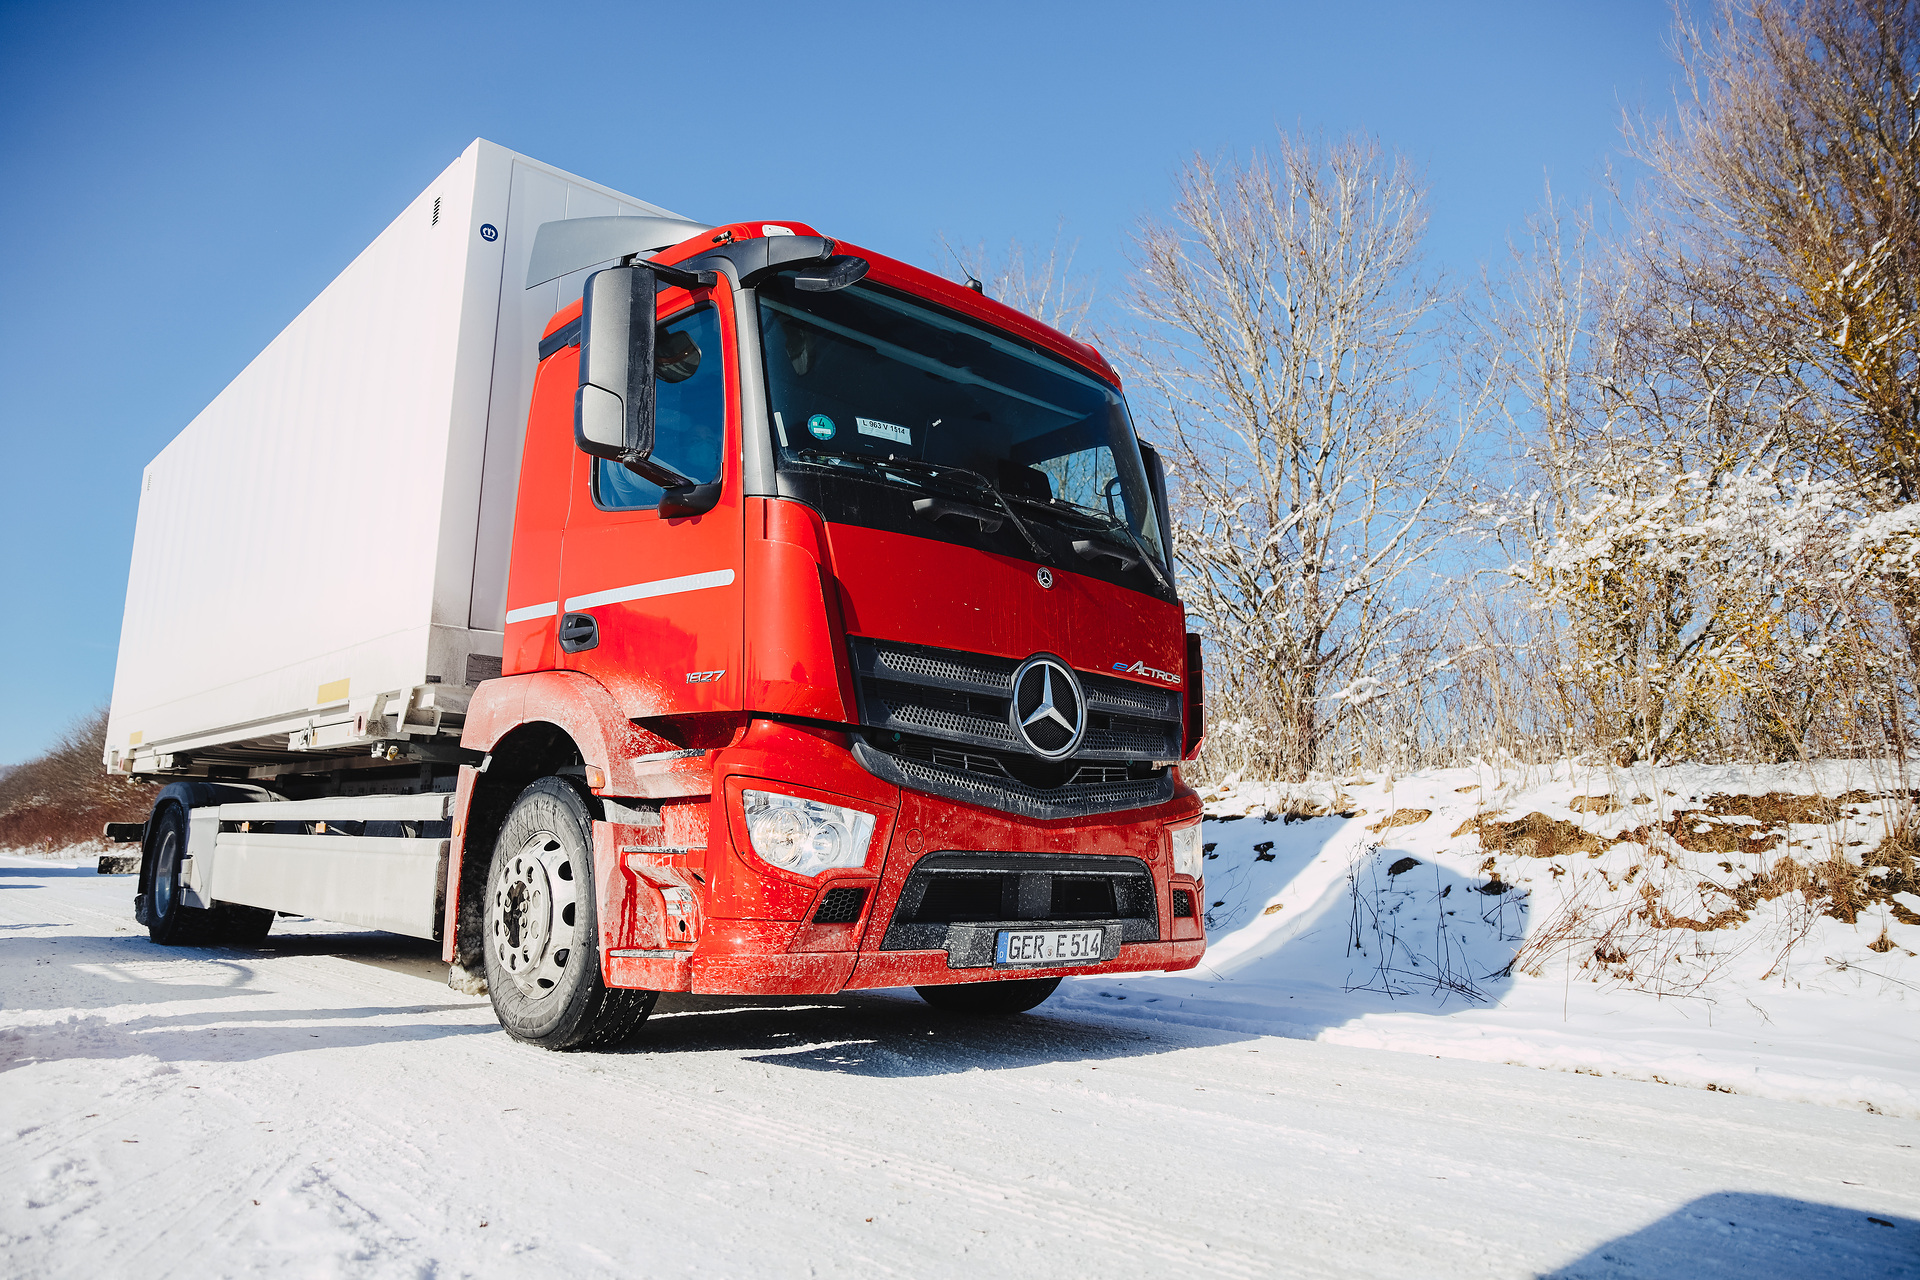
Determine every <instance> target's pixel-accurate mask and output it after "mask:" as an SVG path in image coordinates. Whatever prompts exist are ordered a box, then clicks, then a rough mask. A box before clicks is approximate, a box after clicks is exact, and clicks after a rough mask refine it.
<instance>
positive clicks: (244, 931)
mask: <svg viewBox="0 0 1920 1280" xmlns="http://www.w3.org/2000/svg"><path fill="white" fill-rule="evenodd" d="M149 856H150V857H151V859H152V862H153V878H152V879H151V880H149V881H148V882H147V900H146V904H145V918H146V924H147V936H148V937H150V938H152V939H153V940H154V941H155V942H157V943H159V944H160V945H161V946H163V947H218V946H229V947H257V946H259V945H260V944H261V943H262V942H264V941H265V940H266V937H267V930H269V929H271V928H272V927H273V912H271V911H269V910H267V909H265V908H264V907H243V906H241V905H239V904H238V903H234V902H216V903H214V904H213V905H212V906H211V907H190V906H188V905H187V903H186V894H185V887H186V885H185V874H186V861H187V814H186V811H185V810H183V809H181V808H180V807H179V806H177V805H168V806H167V809H166V812H165V813H163V814H162V815H161V816H160V818H159V819H158V825H157V829H156V831H155V834H154V837H153V852H152V853H151V854H150V855H149Z"/></svg>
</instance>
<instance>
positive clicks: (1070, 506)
mask: <svg viewBox="0 0 1920 1280" xmlns="http://www.w3.org/2000/svg"><path fill="white" fill-rule="evenodd" d="M1029 501H1032V502H1036V503H1037V502H1039V499H1038V498H1033V499H1029ZM1047 501H1048V503H1049V504H1050V505H1052V506H1054V507H1055V508H1059V507H1065V508H1066V509H1067V510H1068V511H1069V512H1070V513H1072V514H1073V515H1077V516H1085V517H1086V518H1087V519H1088V520H1090V521H1094V522H1097V529H1096V532H1099V533H1108V534H1112V533H1118V534H1123V535H1125V537H1126V540H1127V541H1128V542H1130V543H1132V544H1133V549H1134V550H1135V551H1137V552H1139V553H1140V559H1141V562H1142V563H1144V564H1145V565H1146V566H1147V568H1149V569H1151V570H1153V576H1154V577H1155V578H1157V579H1159V582H1160V585H1161V586H1163V587H1165V588H1166V589H1167V591H1168V592H1169V593H1171V594H1174V595H1178V594H1179V592H1178V591H1176V590H1175V589H1174V585H1173V580H1172V579H1171V578H1169V577H1168V576H1167V573H1166V570H1164V569H1162V568H1161V567H1160V562H1159V561H1158V560H1155V559H1154V558H1153V556H1152V555H1151V554H1150V553H1149V552H1148V551H1147V547H1146V544H1145V543H1143V542H1141V541H1140V535H1139V534H1137V533H1135V532H1134V531H1133V526H1132V525H1131V524H1129V523H1127V521H1126V520H1125V519H1124V518H1122V517H1120V516H1116V515H1110V514H1108V513H1107V512H1105V511H1102V510H1100V509H1099V508H1097V507H1088V506H1083V505H1081V504H1080V503H1078V502H1075V501H1073V500H1072V499H1071V498H1050V499H1048V500H1047Z"/></svg>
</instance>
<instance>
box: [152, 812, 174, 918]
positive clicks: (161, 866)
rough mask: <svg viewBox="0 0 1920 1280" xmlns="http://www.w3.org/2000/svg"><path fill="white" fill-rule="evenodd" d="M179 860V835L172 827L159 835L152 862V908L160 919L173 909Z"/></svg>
mask: <svg viewBox="0 0 1920 1280" xmlns="http://www.w3.org/2000/svg"><path fill="white" fill-rule="evenodd" d="M179 861H180V837H179V835H178V834H176V833H175V832H174V830H173V828H172V827H168V828H167V829H166V831H164V832H162V833H161V835H160V848H159V849H158V850H157V851H156V852H155V856H154V863H153V910H154V914H155V915H157V916H159V917H160V918H161V919H162V920H164V919H166V917H167V914H168V913H169V912H171V911H172V910H173V897H174V891H175V887H176V886H175V885H174V883H173V878H174V872H175V870H176V869H177V867H178V864H179Z"/></svg>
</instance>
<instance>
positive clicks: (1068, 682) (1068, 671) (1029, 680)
mask: <svg viewBox="0 0 1920 1280" xmlns="http://www.w3.org/2000/svg"><path fill="white" fill-rule="evenodd" d="M1007 721H1008V723H1009V724H1011V725H1012V726H1013V731H1014V732H1015V733H1017V734H1019V735H1020V740H1021V741H1022V742H1024V743H1026V744H1027V749H1028V750H1029V751H1031V752H1033V754H1035V755H1037V756H1039V757H1040V758H1041V759H1042V760H1058V759H1060V758H1061V757H1063V756H1070V755H1072V754H1073V752H1074V749H1075V748H1076V747H1078V746H1079V745H1080V739H1081V738H1082V737H1083V736H1084V735H1085V734H1086V731H1087V699H1086V695H1085V694H1084V693H1082V692H1081V689H1080V678H1079V677H1078V676H1076V675H1074V674H1073V668H1072V667H1069V666H1068V665H1067V664H1066V663H1065V662H1063V661H1061V660H1060V659H1059V658H1056V657H1054V656H1053V655H1052V654H1050V653H1036V654H1034V655H1033V656H1032V657H1031V658H1028V659H1027V660H1026V661H1025V662H1023V663H1021V664H1020V667H1019V669H1018V670H1017V671H1015V672H1014V673H1013V705H1012V706H1011V707H1009V708H1008V710H1007Z"/></svg>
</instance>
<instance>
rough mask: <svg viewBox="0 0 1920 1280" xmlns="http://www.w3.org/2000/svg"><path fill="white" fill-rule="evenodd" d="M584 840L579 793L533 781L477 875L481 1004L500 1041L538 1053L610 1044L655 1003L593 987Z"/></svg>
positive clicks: (590, 891) (593, 925) (648, 995)
mask: <svg viewBox="0 0 1920 1280" xmlns="http://www.w3.org/2000/svg"><path fill="white" fill-rule="evenodd" d="M592 833H593V820H592V817H591V816H590V815H589V814H588V812H587V805H586V802H585V801H584V800H583V799H582V798H581V796H580V793H579V792H578V791H576V790H574V788H573V787H572V786H571V785H570V784H568V783H567V782H564V781H562V780H561V779H559V778H542V779H541V780H540V781H538V782H536V783H534V784H533V785H532V786H530V787H528V788H527V789H526V790H525V791H523V792H521V793H520V798H519V799H518V800H516V801H514V804H513V809H512V811H511V812H510V813H508V815H507V820H506V823H505V824H504V825H503V826H502V827H501V828H500V836H499V839H498V840H497V841H496V842H495V844H494V847H493V864H492V866H491V867H490V868H489V870H488V872H487V901H486V925H485V928H486V932H485V954H486V970H487V994H488V995H489V996H491V997H492V999H493V1011H494V1013H495V1014H496V1015H498V1017H499V1019H500V1025H501V1026H502V1027H505V1028H506V1031H507V1034H508V1035H510V1036H512V1037H513V1038H514V1039H516V1040H524V1041H526V1042H527V1043H529V1044H537V1045H539V1046H541V1047H542V1048H546V1049H597V1048H606V1047H609V1046H612V1045H615V1044H618V1043H620V1041H622V1040H624V1039H626V1038H627V1037H628V1036H629V1035H631V1034H632V1033H633V1032H634V1030H635V1029H636V1028H638V1027H639V1025H640V1024H641V1023H642V1022H644V1021H646V1018H647V1015H648V1014H649V1013H651V1012H653V1002H654V1000H655V999H656V998H657V993H655V992H652V991H628V990H622V989H620V988H616V987H609V986H607V985H606V983H605V982H604V981H603V980H602V979H601V976H600V946H599V937H600V929H599V924H598V922H597V920H596V918H595V913H594V902H595V893H594V885H593V834H592Z"/></svg>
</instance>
